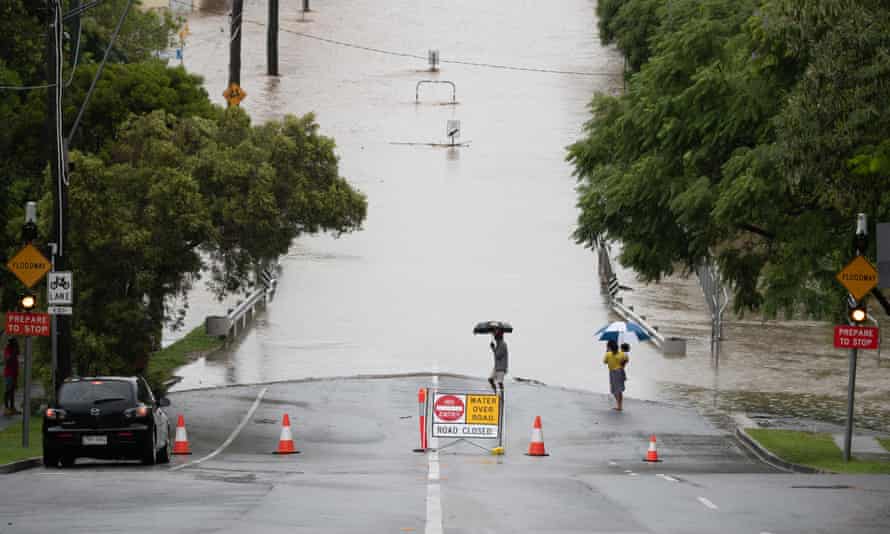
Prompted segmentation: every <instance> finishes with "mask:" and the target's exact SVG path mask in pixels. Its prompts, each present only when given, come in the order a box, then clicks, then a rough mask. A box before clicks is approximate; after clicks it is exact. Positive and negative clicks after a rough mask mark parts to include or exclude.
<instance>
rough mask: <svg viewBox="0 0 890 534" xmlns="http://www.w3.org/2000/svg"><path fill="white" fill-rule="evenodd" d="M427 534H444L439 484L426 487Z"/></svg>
mask: <svg viewBox="0 0 890 534" xmlns="http://www.w3.org/2000/svg"><path fill="white" fill-rule="evenodd" d="M424 533H425V534H442V494H441V487H440V486H439V484H438V483H436V484H430V485H429V486H427V487H426V529H424Z"/></svg>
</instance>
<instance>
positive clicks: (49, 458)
mask: <svg viewBox="0 0 890 534" xmlns="http://www.w3.org/2000/svg"><path fill="white" fill-rule="evenodd" d="M43 466H44V467H59V455H58V454H53V453H51V452H50V451H48V450H46V449H43Z"/></svg>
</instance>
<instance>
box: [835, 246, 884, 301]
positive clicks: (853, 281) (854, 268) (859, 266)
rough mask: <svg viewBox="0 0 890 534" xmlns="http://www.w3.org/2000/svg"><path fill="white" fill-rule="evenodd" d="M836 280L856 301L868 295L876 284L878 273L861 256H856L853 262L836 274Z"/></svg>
mask: <svg viewBox="0 0 890 534" xmlns="http://www.w3.org/2000/svg"><path fill="white" fill-rule="evenodd" d="M837 280H838V282H840V283H841V284H843V286H844V287H845V288H847V291H849V292H850V294H851V295H853V298H854V299H856V300H859V299H861V298H862V297H864V296H865V295H867V294H868V292H869V291H871V290H872V288H873V287H875V286H876V285H877V283H878V271H876V270H875V268H874V267H873V266H872V264H871V263H869V262H868V260H867V259H865V258H863V257H862V256H856V257H855V258H853V261H851V262H850V263H848V264H847V266H846V267H844V268H843V269H841V272H839V273H837Z"/></svg>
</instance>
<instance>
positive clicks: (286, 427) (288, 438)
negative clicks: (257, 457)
mask: <svg viewBox="0 0 890 534" xmlns="http://www.w3.org/2000/svg"><path fill="white" fill-rule="evenodd" d="M299 452H300V451H298V450H297V448H296V446H294V437H293V435H292V434H291V432H290V417H289V416H288V415H287V414H284V417H283V418H282V420H281V437H280V438H278V450H277V451H275V454H297V453H299Z"/></svg>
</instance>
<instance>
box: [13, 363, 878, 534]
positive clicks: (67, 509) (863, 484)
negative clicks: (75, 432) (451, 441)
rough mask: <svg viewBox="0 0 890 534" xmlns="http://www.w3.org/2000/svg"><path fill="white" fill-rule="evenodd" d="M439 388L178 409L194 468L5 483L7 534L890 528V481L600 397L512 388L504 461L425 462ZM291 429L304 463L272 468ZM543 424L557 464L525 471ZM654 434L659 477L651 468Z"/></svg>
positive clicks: (209, 394)
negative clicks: (424, 395)
mask: <svg viewBox="0 0 890 534" xmlns="http://www.w3.org/2000/svg"><path fill="white" fill-rule="evenodd" d="M430 384H431V378H430V377H429V376H413V377H397V378H376V379H345V378H344V379H336V380H319V381H306V382H296V383H281V384H271V385H268V386H239V387H232V388H224V389H212V390H201V391H193V392H181V393H177V394H174V395H173V396H172V399H171V400H172V401H173V406H171V407H170V414H171V416H172V417H173V418H174V419H175V416H176V415H177V414H179V413H183V414H184V415H185V420H186V425H187V430H188V436H189V440H190V444H191V446H192V450H193V454H192V455H191V456H179V457H175V458H174V461H173V463H172V464H171V466H169V467H167V466H157V467H148V468H147V467H142V466H139V465H136V464H129V463H123V462H120V463H100V462H90V461H83V462H79V463H78V465H77V466H75V467H74V468H72V469H63V470H57V469H52V470H46V469H42V468H40V469H33V470H30V471H24V472H21V473H17V474H14V475H7V476H4V477H3V478H2V479H0V533H2V534H11V533H20V532H34V533H37V532H41V533H45V532H128V531H132V530H134V528H135V527H136V526H137V525H142V526H144V527H145V528H150V529H151V530H152V531H159V532H160V531H162V532H183V533H186V532H221V533H235V532H245V531H249V532H252V533H279V532H282V533H283V532H288V533H295V532H296V533H309V532H323V533H358V532H372V533H376V532H393V533H397V532H426V533H430V534H433V533H439V532H442V533H449V534H457V533H471V532H473V533H476V532H483V533H486V532H503V533H513V532H529V533H531V532H535V533H542V532H544V533H546V532H553V533H556V532H560V533H574V532H624V533H633V532H647V533H649V532H651V533H681V532H683V533H685V532H702V533H705V532H728V533H736V532H738V533H755V534H757V533H762V532H771V533H780V532H848V531H852V530H853V529H855V530H856V532H866V533H870V532H873V533H878V532H886V531H887V526H888V525H890V515H888V514H890V512H888V507H887V505H886V502H887V497H888V496H890V477H886V476H839V475H837V476H828V475H790V474H784V473H778V472H776V471H774V470H773V469H771V468H769V467H767V466H765V465H763V464H761V463H759V462H757V461H756V460H752V459H751V458H750V457H749V456H748V455H747V454H746V453H745V452H744V451H743V450H742V449H741V448H740V447H739V445H738V444H737V443H736V441H735V440H734V439H733V438H732V437H731V436H730V435H728V434H726V433H724V432H722V431H719V430H716V429H715V428H714V427H713V426H712V425H711V424H709V423H708V422H707V421H706V420H704V419H703V418H701V417H700V416H699V415H698V414H697V413H696V412H694V411H692V410H688V409H685V408H678V407H675V406H671V405H666V404H660V403H655V402H645V401H635V400H630V401H628V402H627V404H626V411H625V412H624V413H617V412H614V411H613V410H611V403H610V401H609V398H608V397H606V396H605V395H600V394H594V393H590V392H583V391H573V390H564V389H559V388H552V387H545V386H538V385H534V384H528V383H523V384H519V383H514V384H510V385H509V389H508V392H507V393H508V396H507V400H506V406H507V409H506V416H505V417H506V429H505V435H506V438H505V442H504V443H505V448H506V454H505V455H504V456H502V457H497V456H492V455H490V454H488V453H486V452H485V451H483V450H480V449H478V448H476V447H472V446H469V445H466V444H458V445H455V446H452V447H448V448H445V449H443V450H440V451H439V452H438V453H437V454H434V453H428V454H418V453H414V452H412V449H413V448H415V447H417V446H418V430H417V426H418V421H417V402H416V399H417V389H418V388H419V387H421V386H429V385H430ZM439 385H440V388H441V389H443V390H452V391H458V392H460V391H473V390H482V388H483V386H484V382H483V381H481V380H478V379H467V378H459V377H449V376H443V377H441V378H440V384H439ZM261 394H262V400H261V402H259V403H257V397H258V396H260V395H261ZM254 406H256V408H255V410H253V411H252V409H253V407H254ZM285 413H287V414H288V415H289V417H290V420H291V424H292V432H293V436H294V439H295V443H296V447H297V449H298V450H300V451H301V452H300V454H297V455H290V456H278V455H275V454H272V451H274V450H275V449H276V447H277V445H278V439H279V437H280V430H281V426H280V425H281V419H282V416H283V415H284V414H285ZM247 415H249V417H246V416H247ZM536 415H540V416H541V417H542V421H543V435H544V441H545V446H546V448H547V452H548V453H549V454H550V456H548V457H543V458H535V457H529V456H526V455H524V454H523V453H524V452H525V451H526V450H527V447H528V443H529V439H530V436H531V428H532V422H533V420H534V417H535V416H536ZM244 421H246V422H245V423H244V425H243V428H242V430H241V431H240V433H239V434H238V435H237V436H236V437H234V439H232V440H231V441H230V443H229V444H228V446H227V447H225V448H224V449H223V450H221V451H219V450H218V448H219V447H220V445H221V444H222V443H224V442H226V441H227V440H228V439H229V438H230V437H231V435H232V431H233V429H235V428H236V427H238V426H239V425H241V423H242V422H244ZM650 434H656V436H657V440H658V441H657V443H658V453H659V456H660V458H661V459H662V460H663V462H661V463H658V464H647V463H645V462H643V461H642V458H643V456H645V453H646V449H647V445H648V436H649V435H650ZM445 444H446V440H440V442H439V446H440V447H441V446H443V445H445ZM214 452H217V454H216V455H215V456H213V457H211V458H207V457H208V455H210V454H212V453H214ZM431 504H437V505H438V506H431Z"/></svg>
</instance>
